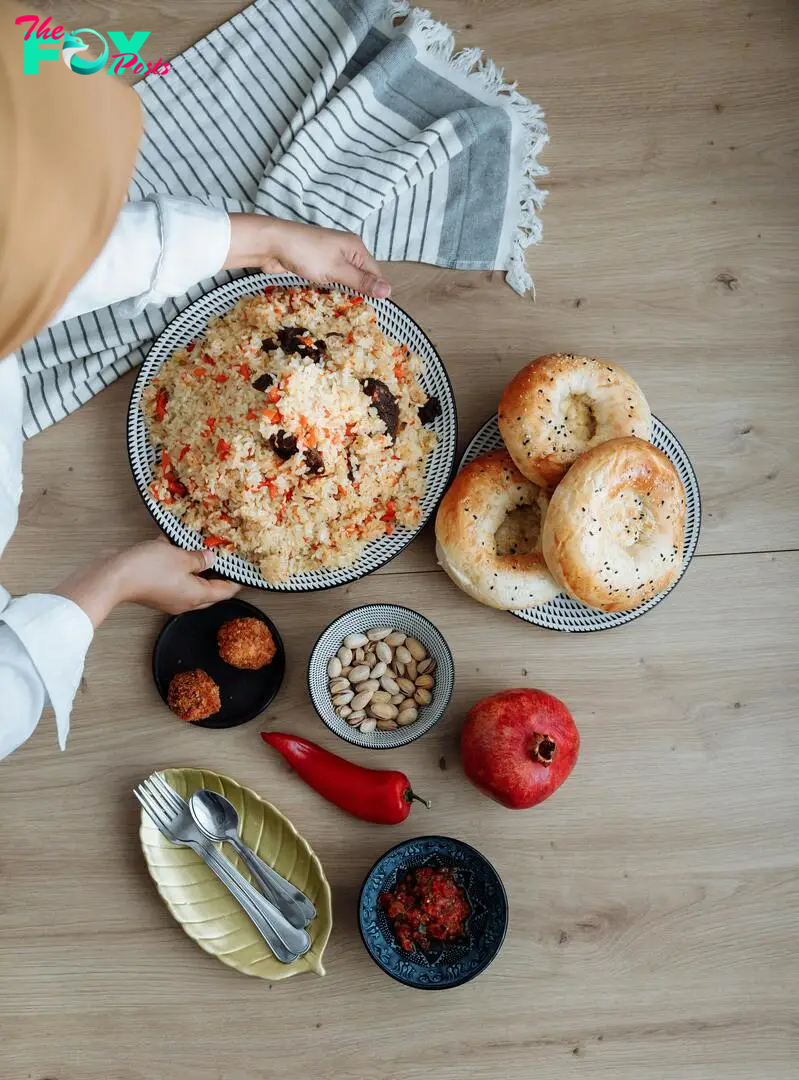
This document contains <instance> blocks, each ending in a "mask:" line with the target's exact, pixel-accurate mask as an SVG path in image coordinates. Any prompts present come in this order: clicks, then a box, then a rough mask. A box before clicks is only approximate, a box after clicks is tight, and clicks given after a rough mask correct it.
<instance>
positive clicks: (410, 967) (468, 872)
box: [358, 836, 508, 990]
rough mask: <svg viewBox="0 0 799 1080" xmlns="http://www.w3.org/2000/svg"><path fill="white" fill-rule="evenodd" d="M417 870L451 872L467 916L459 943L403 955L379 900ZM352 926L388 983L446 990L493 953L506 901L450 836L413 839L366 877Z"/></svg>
mask: <svg viewBox="0 0 799 1080" xmlns="http://www.w3.org/2000/svg"><path fill="white" fill-rule="evenodd" d="M419 866H432V867H435V868H436V869H438V868H439V867H447V868H451V869H453V870H454V871H455V879H456V881H457V882H458V884H459V885H460V886H461V888H462V889H463V890H464V891H465V892H466V896H467V898H468V900H469V906H470V908H471V915H470V916H469V919H468V922H467V925H466V937H465V938H463V940H461V941H454V942H446V943H444V944H443V945H441V944H439V945H438V947H437V948H436V947H435V945H434V946H431V948H430V949H428V950H427V952H423V951H422V950H420V949H414V950H413V951H412V952H405V951H404V950H403V949H402V946H401V945H400V944H399V942H398V941H397V939H396V938H395V936H394V932H393V930H392V927H391V923H390V922H389V920H388V918H387V916H386V914H385V912H384V911H383V908H382V906H381V904H380V897H381V896H382V894H383V893H384V892H386V891H387V890H389V889H393V888H394V886H395V885H396V884H397V880H398V879H399V878H400V877H402V875H403V874H404V873H405V872H407V871H408V870H414V869H416V868H417V867H419ZM358 924H359V928H360V931H361V937H362V938H363V943H364V945H365V946H366V949H367V952H368V953H369V955H370V956H371V957H372V959H373V960H374V962H375V963H376V964H377V965H378V967H381V968H382V969H383V971H385V972H386V974H387V975H390V976H391V977H392V979H396V980H397V981H398V982H401V983H404V984H405V985H406V986H412V987H414V988H415V989H417V990H448V989H449V988H450V987H453V986H460V985H461V984H462V983H465V982H469V980H470V979H473V978H474V977H475V975H479V974H480V972H481V971H484V970H485V969H486V968H487V967H488V965H489V964H490V963H491V961H492V960H493V959H494V957H495V956H496V955H497V953H498V952H499V950H500V948H501V947H502V942H503V941H504V940H505V932H506V930H507V929H508V897H507V895H506V893H505V888H504V886H503V884H502V881H501V880H500V877H499V874H498V873H497V872H496V870H495V869H494V867H493V866H492V865H491V863H490V862H489V861H488V859H486V858H485V857H484V856H483V855H481V854H480V852H479V851H476V850H475V849H474V848H473V847H470V846H469V844H464V843H463V841H462V840H455V839H454V838H453V837H451V836H417V837H415V838H414V839H413V840H405V841H404V842H403V843H401V844H397V846H396V847H393V848H391V850H390V851H387V852H386V853H385V855H383V856H381V857H380V858H379V859H378V860H377V862H376V863H375V865H374V866H373V867H372V869H371V870H370V871H369V873H368V874H367V875H366V880H365V881H364V883H363V886H362V888H361V896H360V901H359V905H358Z"/></svg>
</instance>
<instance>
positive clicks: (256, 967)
mask: <svg viewBox="0 0 799 1080" xmlns="http://www.w3.org/2000/svg"><path fill="white" fill-rule="evenodd" d="M161 775H162V776H163V777H164V779H165V780H166V781H167V783H169V784H171V785H172V787H173V788H174V789H175V791H177V792H178V794H179V795H182V796H183V797H184V798H185V799H188V797H189V796H190V795H191V794H192V792H194V791H199V790H200V789H201V788H209V789H210V790H211V791H218V792H219V793H220V794H221V795H224V796H225V797H226V798H228V799H230V801H231V802H232V803H233V805H234V806H235V807H236V810H237V811H238V814H239V833H240V835H241V837H242V839H243V840H244V843H245V844H247V845H248V846H249V847H251V848H252V850H253V851H255V852H257V854H258V855H260V856H261V858H262V859H264V861H265V862H268V863H269V865H270V866H272V867H274V869H275V870H277V872H278V873H279V874H282V875H283V877H285V878H287V879H288V880H289V881H290V882H291V883H292V884H293V885H296V887H297V888H298V889H302V891H303V892H304V893H305V894H306V896H308V897H309V898H310V900H311V902H312V903H313V905H314V906H315V908H316V911H317V915H316V918H315V919H314V921H313V922H312V923H311V925H310V926H309V927H308V933H309V934H310V935H311V948H310V951H309V952H307V953H306V954H305V956H301V957H300V958H299V960H296V961H295V962H294V963H293V964H281V963H280V962H279V961H278V960H276V959H275V957H274V956H273V955H272V953H271V951H270V950H269V947H268V946H267V944H266V942H265V941H264V940H263V938H262V937H261V936H260V934H258V932H257V931H256V929H255V927H254V926H253V925H252V923H251V922H250V920H249V919H248V918H247V916H246V915H245V914H244V912H243V911H242V909H241V908H240V907H239V905H238V904H237V903H236V901H235V900H234V899H233V897H232V896H231V895H230V893H229V892H228V891H227V889H226V888H225V886H224V885H223V884H222V883H221V882H220V881H218V880H217V878H216V877H214V875H213V874H212V873H211V871H210V870H209V869H208V867H207V866H206V865H205V863H204V862H203V861H202V859H201V858H200V857H199V855H196V854H195V853H194V852H193V851H192V850H191V849H190V848H185V847H177V846H176V845H174V844H171V843H170V842H169V841H168V840H167V839H166V838H165V837H164V836H162V835H161V833H160V832H159V831H158V829H156V827H155V825H153V823H152V822H151V821H150V819H149V817H148V816H147V814H146V813H145V812H144V810H142V815H141V828H140V829H139V836H140V839H141V845H142V850H143V851H144V858H145V860H146V861H147V868H148V870H149V871H150V876H151V877H152V879H153V881H154V882H155V885H156V888H157V889H158V892H159V893H160V894H161V897H162V899H163V901H164V903H165V904H166V906H167V907H168V908H169V910H170V911H171V913H172V915H173V916H174V917H175V919H176V920H177V921H178V922H179V923H180V925H181V926H182V927H183V929H184V930H185V931H186V933H187V934H188V935H189V937H191V938H194V940H195V941H196V942H197V944H198V945H199V946H200V948H201V949H205V951H206V952H207V953H210V954H211V955H212V956H215V957H216V958H217V959H218V960H221V961H222V963H223V964H227V965H228V966H229V967H232V968H235V969H236V970H237V971H241V972H243V973H244V974H245V975H255V976H256V977H257V978H261V979H269V980H270V981H274V980H277V979H287V978H289V977H290V976H291V975H298V974H300V973H301V972H303V971H313V972H315V973H316V974H317V975H324V973H325V969H324V967H323V966H322V953H323V952H324V949H325V946H326V945H327V942H328V938H329V937H330V931H331V929H332V927H333V915H332V910H331V901H330V886H329V885H328V883H327V878H326V877H325V874H324V870H323V869H322V864H321V863H320V862H319V860H318V859H317V857H316V855H314V853H313V851H312V850H311V848H310V846H309V845H308V843H307V842H306V841H305V840H303V838H302V837H301V836H300V835H299V833H298V832H297V830H296V829H295V828H294V826H293V825H292V824H291V822H290V821H289V820H288V818H285V817H284V816H283V815H282V814H281V813H280V811H279V810H277V809H276V808H275V807H274V806H272V804H271V803H268V802H265V801H264V800H263V799H261V798H259V797H258V796H257V795H256V794H255V792H254V791H251V790H250V789H249V788H245V787H242V786H241V785H240V784H237V783H236V781H235V780H231V779H230V778H229V777H227V776H220V775H219V773H215V772H208V771H207V770H205V769H162V770H161ZM224 854H225V856H226V857H227V858H229V859H230V860H231V862H233V863H235V865H236V866H237V867H238V868H239V870H241V872H242V873H243V874H244V875H245V877H247V878H248V879H249V878H250V875H249V874H248V873H247V870H246V868H245V867H244V865H243V863H241V862H240V861H239V859H238V857H237V856H236V855H235V853H234V852H233V850H232V848H231V847H230V846H229V845H225V852H224Z"/></svg>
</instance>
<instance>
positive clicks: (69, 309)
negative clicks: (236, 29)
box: [0, 195, 230, 758]
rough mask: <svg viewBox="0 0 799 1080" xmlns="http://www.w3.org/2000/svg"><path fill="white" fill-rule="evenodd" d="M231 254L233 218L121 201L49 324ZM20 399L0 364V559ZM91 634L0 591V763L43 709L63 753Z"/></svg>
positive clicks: (16, 454) (15, 475) (65, 611)
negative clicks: (104, 238)
mask: <svg viewBox="0 0 799 1080" xmlns="http://www.w3.org/2000/svg"><path fill="white" fill-rule="evenodd" d="M229 247H230V219H229V217H228V215H227V214H226V213H225V212H224V211H223V210H213V209H210V208H209V207H207V206H204V205H203V204H202V203H199V202H195V201H193V200H190V199H176V198H172V197H171V196H162V195H158V196H153V197H152V198H151V199H146V200H144V201H142V202H136V203H128V204H127V205H126V206H125V207H124V208H123V209H122V212H121V213H120V215H119V218H118V219H117V223H116V225H115V226H114V230H113V232H112V233H111V236H110V237H109V239H108V242H107V243H106V245H105V247H104V248H103V250H102V251H101V253H100V255H99V256H98V257H97V259H96V260H95V262H94V263H93V264H92V266H91V267H90V268H89V270H88V272H87V273H86V274H85V275H84V277H83V278H82V279H81V281H80V282H79V283H78V284H77V286H76V287H75V288H74V289H73V291H72V293H71V294H70V296H69V297H68V298H67V301H66V304H65V305H64V307H63V308H62V309H61V311H60V312H59V313H58V315H57V316H56V317H55V319H54V320H53V321H54V322H60V321H62V320H63V319H69V318H72V317H73V316H75V315H82V314H84V313H85V312H87V311H93V310H95V309H97V308H101V307H106V306H107V305H109V304H115V303H119V302H124V306H123V308H122V309H121V310H122V313H123V314H125V315H127V316H130V317H132V316H133V315H135V314H138V313H139V312H140V311H141V310H142V309H143V308H144V307H146V306H147V305H148V304H162V303H163V302H164V301H165V300H166V299H167V298H168V297H170V296H179V295H181V294H182V293H185V292H186V291H187V289H188V288H190V286H191V285H193V284H195V283H196V282H197V281H201V280H203V279H204V278H207V277H211V276H212V275H213V274H215V273H216V272H217V271H218V270H219V269H220V268H221V267H222V265H223V263H224V261H225V258H226V256H227V253H228V249H229ZM22 397H23V387H22V376H21V374H20V372H19V369H18V366H17V360H16V357H15V356H14V355H13V354H12V355H11V356H9V357H7V358H6V359H4V360H0V556H1V555H2V553H3V551H4V549H5V547H6V544H7V543H8V541H9V539H10V538H11V536H12V534H13V532H14V530H15V528H16V526H17V520H18V516H19V501H20V496H21V494H22ZM0 571H2V564H0ZM93 633H94V630H93V627H92V624H91V621H90V620H89V617H88V616H87V615H86V613H85V612H84V611H83V610H82V609H81V608H80V607H78V605H77V604H74V603H73V602H72V601H71V600H67V599H66V598H65V597H62V596H52V595H45V594H39V593H31V594H30V595H28V596H21V597H17V598H16V599H12V598H11V596H10V595H9V593H8V592H7V591H6V590H5V589H4V588H3V587H2V586H1V585H0V758H4V757H6V756H7V755H8V754H10V753H11V752H12V751H13V750H15V749H16V748H17V747H18V746H20V745H21V744H22V743H23V742H25V740H26V739H27V738H28V737H29V736H30V735H31V733H32V732H33V730H34V729H35V727H36V725H37V723H38V722H39V718H40V716H41V714H42V710H43V709H44V708H45V706H46V705H48V704H49V705H51V706H52V709H53V712H54V714H55V720H56V729H57V732H58V743H59V746H60V747H61V749H62V750H63V749H64V747H65V745H66V738H67V733H68V731H69V717H70V712H71V709H72V702H73V699H74V697H75V692H76V690H77V688H78V684H79V682H80V678H81V675H82V673H83V665H84V662H85V658H86V652H87V650H88V648H89V645H90V644H91V640H92V636H93Z"/></svg>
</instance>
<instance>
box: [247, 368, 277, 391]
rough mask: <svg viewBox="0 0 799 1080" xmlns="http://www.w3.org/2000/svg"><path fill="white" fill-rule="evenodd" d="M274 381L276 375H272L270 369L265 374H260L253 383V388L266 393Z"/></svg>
mask: <svg viewBox="0 0 799 1080" xmlns="http://www.w3.org/2000/svg"><path fill="white" fill-rule="evenodd" d="M274 381H275V377H274V375H270V374H269V372H268V371H265V372H264V373H263V375H259V376H258V378H257V379H256V380H255V381H254V382H253V383H252V388H253V390H260V391H261V393H262V394H265V393H266V391H267V390H269V389H270V388H271V386H272V384H273V383H274Z"/></svg>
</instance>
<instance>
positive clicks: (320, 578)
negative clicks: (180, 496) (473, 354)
mask: <svg viewBox="0 0 799 1080" xmlns="http://www.w3.org/2000/svg"><path fill="white" fill-rule="evenodd" d="M308 284H311V283H310V282H308V281H306V280H305V279H304V278H300V277H296V276H295V275H293V274H249V275H247V276H246V277H239V278H236V279H235V280H233V281H229V282H228V283H227V284H225V285H221V286H219V288H216V289H212V290H211V291H210V292H208V293H206V294H205V295H204V296H201V297H200V298H199V299H198V300H195V301H194V303H192V304H190V305H189V306H188V307H187V308H186V309H185V311H183V312H181V314H180V315H178V316H177V318H176V319H174V320H173V321H172V322H171V323H170V324H169V326H167V328H166V329H165V330H164V331H163V333H161V334H160V335H159V336H158V338H156V340H155V342H154V343H153V345H152V348H151V349H150V351H149V353H148V354H147V358H146V360H145V361H144V363H143V364H142V366H141V369H140V370H139V374H138V377H137V379H136V383H135V385H134V387H133V393H132V394H131V398H130V406H129V408H128V455H129V457H130V465H131V469H132V470H133V477H134V479H135V481H136V486H137V488H138V489H139V494H140V495H141V497H142V499H143V500H144V504H145V506H146V507H147V509H148V510H149V512H150V514H151V515H152V517H153V518H154V520H155V522H156V523H157V525H158V526H159V527H160V528H161V529H162V530H163V532H164V533H165V534H166V535H167V536H168V537H169V539H170V540H171V541H172V542H173V543H174V544H176V545H177V546H178V547H181V548H183V549H184V550H187V551H191V550H195V549H197V548H201V547H202V546H203V538H202V535H201V534H200V533H199V532H196V531H195V530H194V529H189V528H186V526H185V525H183V524H182V523H181V522H180V521H179V520H178V519H177V518H176V517H175V516H174V515H173V514H171V513H170V512H169V511H168V510H167V509H166V508H165V507H163V506H161V504H160V503H159V502H158V501H157V500H156V499H155V498H154V497H153V495H152V493H151V492H150V484H151V483H152V481H153V467H154V465H155V462H156V450H155V448H154V447H153V445H152V444H151V442H150V439H149V434H148V431H147V425H146V422H145V419H144V413H143V411H142V407H141V401H142V394H143V393H144V390H145V388H146V387H147V385H148V383H149V382H150V380H151V379H152V378H153V377H154V376H155V375H157V374H158V371H159V370H160V368H161V365H162V364H163V363H164V361H165V360H167V359H169V357H170V356H171V355H172V353H173V352H174V351H175V349H178V348H180V347H181V346H183V345H187V344H188V343H189V342H190V341H193V340H194V339H195V338H196V337H197V335H198V334H200V333H202V332H203V331H204V330H205V328H206V326H207V324H208V320H209V319H210V318H211V316H213V315H221V314H223V313H224V312H226V311H228V310H229V309H230V308H231V307H232V306H233V305H234V304H235V303H236V301H237V300H240V299H241V298H242V297H243V296H253V295H255V294H257V293H258V292H261V291H262V290H263V289H264V288H266V287H267V286H268V285H308ZM337 287H341V288H343V287H342V286H337ZM344 291H345V292H348V293H352V294H354V290H352V289H344ZM369 303H370V304H371V305H372V307H373V308H374V309H375V312H376V313H377V319H378V322H379V324H380V328H381V329H382V330H383V332H384V333H385V334H387V335H388V336H389V337H391V338H393V339H394V340H395V341H398V342H399V343H400V344H402V345H407V346H408V348H409V349H410V350H411V351H412V352H415V353H417V354H418V355H419V356H420V357H421V359H422V361H423V364H424V369H425V371H424V375H423V376H422V377H421V379H420V382H421V384H422V386H423V388H424V389H425V391H426V392H427V394H428V395H429V396H431V397H433V396H434V397H437V398H438V400H439V401H440V402H441V416H439V417H438V419H437V420H436V421H435V423H434V425H433V427H434V430H435V432H436V435H437V436H438V443H437V445H436V447H435V449H434V450H433V452H432V453H431V455H430V459H429V461H428V463H427V478H426V487H425V493H424V497H423V499H422V520H421V522H420V524H419V526H418V527H417V528H416V529H397V531H396V532H395V533H394V535H393V536H383V537H381V538H380V539H378V540H374V541H372V543H370V544H368V545H367V547H366V548H365V550H364V553H363V555H362V556H361V558H360V559H358V561H357V562H356V563H354V564H353V565H352V566H347V567H343V568H341V569H336V570H314V571H311V572H307V573H302V574H297V575H296V576H294V577H292V578H289V580H287V581H281V582H269V581H267V580H266V579H265V578H264V577H262V576H261V573H260V571H259V570H258V569H257V567H255V566H253V564H252V563H250V562H248V561H247V560H245V559H242V558H239V557H238V556H237V555H223V554H221V553H220V554H218V555H217V559H216V564H215V566H214V569H215V571H216V572H217V573H218V574H221V575H222V576H223V577H226V578H230V579H231V580H232V581H238V582H240V583H241V584H242V585H249V586H251V587H252V588H254V589H267V590H270V591H274V592H312V591H315V590H318V589H331V588H335V587H336V586H338V585H346V584H347V583H348V582H351V581H355V580H357V579H358V578H361V577H365V576H366V575H367V574H371V573H373V572H374V571H375V570H378V569H380V567H381V566H385V565H386V563H388V562H390V561H391V560H392V559H394V558H396V556H397V555H399V554H400V552H401V551H402V550H403V549H404V548H405V547H407V545H408V544H409V543H410V542H411V541H412V540H413V539H414V537H415V536H416V535H417V534H418V533H419V532H420V531H421V530H422V529H423V528H424V526H425V524H426V523H427V522H428V521H429V520H430V517H431V516H432V514H433V513H434V512H435V510H436V507H437V506H438V504H439V502H440V501H441V499H442V497H443V495H444V492H445V491H446V489H447V487H448V485H449V483H450V481H451V479H452V476H453V474H454V469H455V461H456V451H457V445H458V417H457V411H456V408H455V395H454V393H453V390H452V384H451V383H450V380H449V376H448V375H447V371H446V368H445V367H444V363H443V361H442V359H441V357H440V356H439V354H438V352H437V350H436V348H435V346H434V345H433V343H432V342H431V341H430V339H429V338H428V337H427V335H426V334H425V333H424V331H423V330H422V329H421V327H420V326H418V324H417V323H416V322H415V321H414V320H413V319H412V318H411V317H410V315H408V314H407V313H406V312H404V311H403V310H402V308H401V307H398V306H397V305H396V304H395V303H393V302H392V301H391V300H373V299H369Z"/></svg>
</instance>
